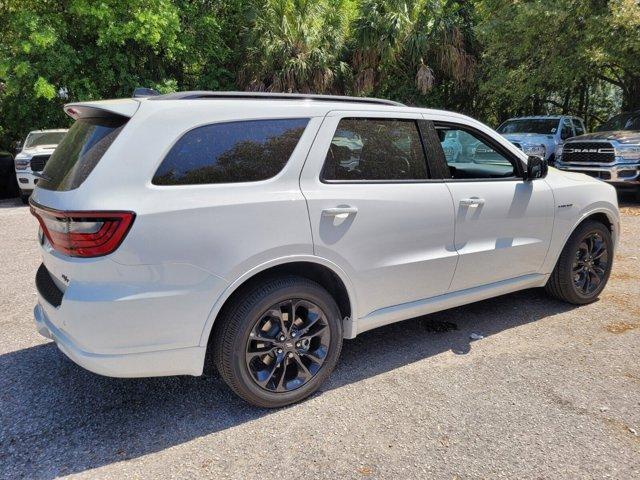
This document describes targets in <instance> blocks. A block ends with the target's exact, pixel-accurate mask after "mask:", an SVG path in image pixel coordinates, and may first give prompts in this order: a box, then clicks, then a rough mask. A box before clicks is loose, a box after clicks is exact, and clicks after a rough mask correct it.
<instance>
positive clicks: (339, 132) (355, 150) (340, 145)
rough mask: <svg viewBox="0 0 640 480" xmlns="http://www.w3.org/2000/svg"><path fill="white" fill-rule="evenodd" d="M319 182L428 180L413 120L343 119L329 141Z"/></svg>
mask: <svg viewBox="0 0 640 480" xmlns="http://www.w3.org/2000/svg"><path fill="white" fill-rule="evenodd" d="M322 178H323V180H329V181H332V180H342V181H402V180H405V181H407V180H425V179H427V178H429V175H428V172H427V163H426V159H425V155H424V150H423V148H422V141H421V139H420V133H419V132H418V127H417V124H416V122H415V120H399V119H398V120H396V119H388V118H343V119H342V120H340V123H339V124H338V128H337V129H336V133H335V134H334V136H333V139H332V140H331V145H330V146H329V151H328V152H327V158H326V160H325V164H324V168H323V173H322Z"/></svg>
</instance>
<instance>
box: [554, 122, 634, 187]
mask: <svg viewBox="0 0 640 480" xmlns="http://www.w3.org/2000/svg"><path fill="white" fill-rule="evenodd" d="M556 167H557V168H558V169H560V170H570V171H574V172H580V173H585V174H587V175H590V176H592V177H596V178H599V179H600V180H604V181H605V182H608V183H611V184H612V185H614V186H616V187H618V188H619V189H631V190H634V191H635V193H636V196H638V197H640V110H636V111H635V112H626V113H621V114H619V115H616V116H614V117H612V118H610V119H609V120H607V121H606V122H605V123H603V124H602V125H600V127H598V128H597V130H596V131H595V132H594V133H590V134H587V135H580V136H578V137H574V138H572V139H570V140H568V141H567V142H565V144H564V145H562V146H560V147H559V148H558V149H557V150H556Z"/></svg>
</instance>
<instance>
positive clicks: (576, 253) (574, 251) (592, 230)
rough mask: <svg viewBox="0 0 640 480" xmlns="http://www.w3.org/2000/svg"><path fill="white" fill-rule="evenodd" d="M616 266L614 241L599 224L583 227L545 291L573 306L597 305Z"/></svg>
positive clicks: (569, 242)
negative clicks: (613, 265)
mask: <svg viewBox="0 0 640 480" xmlns="http://www.w3.org/2000/svg"><path fill="white" fill-rule="evenodd" d="M612 264H613V240H612V238H611V232H610V231H609V229H608V228H607V227H606V226H605V225H603V224H602V223H600V222H596V221H593V220H587V221H585V222H583V223H582V224H580V225H579V226H578V228H576V230H575V231H574V232H573V233H572V234H571V236H570V237H569V240H567V243H566V244H565V246H564V248H563V250H562V253H561V254H560V258H559V259H558V262H557V263H556V266H555V268H554V269H553V272H552V273H551V277H549V280H548V281H547V285H546V286H545V289H546V291H547V293H548V294H549V295H551V296H553V297H555V298H558V299H560V300H563V301H565V302H568V303H572V304H574V305H584V304H587V303H591V302H594V301H595V300H596V299H597V298H598V295H599V294H600V293H601V292H602V290H603V289H604V287H605V285H606V284H607V281H608V280H609V275H610V274H611V266H612Z"/></svg>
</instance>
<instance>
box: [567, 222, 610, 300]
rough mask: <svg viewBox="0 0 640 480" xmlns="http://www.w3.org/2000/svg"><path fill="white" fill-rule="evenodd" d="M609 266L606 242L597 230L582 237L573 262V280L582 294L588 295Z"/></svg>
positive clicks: (602, 279)
mask: <svg viewBox="0 0 640 480" xmlns="http://www.w3.org/2000/svg"><path fill="white" fill-rule="evenodd" d="M608 266H609V252H608V249H607V244H606V243H605V241H604V239H603V238H602V236H601V235H600V234H599V233H598V232H592V233H590V234H588V235H587V236H586V237H584V238H583V239H582V241H581V242H580V244H579V245H578V249H577V251H576V258H575V261H574V262H573V270H572V271H573V282H574V285H575V287H576V289H577V290H578V292H580V293H581V294H582V295H590V294H591V293H593V292H595V291H596V289H597V288H598V286H599V285H600V284H601V283H602V282H603V281H604V279H605V276H606V274H607V270H608Z"/></svg>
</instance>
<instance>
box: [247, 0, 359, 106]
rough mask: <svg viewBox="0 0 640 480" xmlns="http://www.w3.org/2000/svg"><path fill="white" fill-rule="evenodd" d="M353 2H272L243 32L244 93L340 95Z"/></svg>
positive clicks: (258, 11) (260, 8) (260, 9)
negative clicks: (351, 3)
mask: <svg viewBox="0 0 640 480" xmlns="http://www.w3.org/2000/svg"><path fill="white" fill-rule="evenodd" d="M349 7H350V2H347V1H344V0H267V1H266V2H264V3H263V4H257V5H256V6H255V8H254V11H253V20H252V21H251V22H250V23H249V25H247V26H246V27H245V28H244V30H243V45H244V58H245V61H244V63H243V65H242V67H241V69H240V72H239V75H238V82H239V85H240V87H241V88H244V89H248V90H257V91H269V92H303V93H308V92H315V93H333V92H339V81H340V79H341V78H342V77H343V76H344V74H345V73H346V65H345V64H344V63H343V62H342V61H341V53H342V47H343V44H344V39H345V36H346V34H347V25H348V21H347V20H348V17H349Z"/></svg>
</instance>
